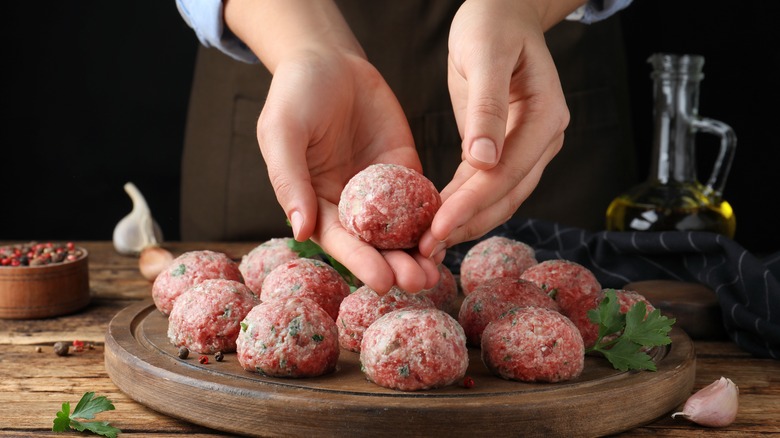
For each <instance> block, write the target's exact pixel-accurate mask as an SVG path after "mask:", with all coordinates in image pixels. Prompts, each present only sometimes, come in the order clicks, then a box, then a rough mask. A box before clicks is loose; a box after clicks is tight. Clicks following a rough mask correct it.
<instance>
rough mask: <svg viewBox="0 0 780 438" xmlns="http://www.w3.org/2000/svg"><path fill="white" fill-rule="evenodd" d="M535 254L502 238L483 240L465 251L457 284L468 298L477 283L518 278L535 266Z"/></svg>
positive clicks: (522, 245)
mask: <svg viewBox="0 0 780 438" xmlns="http://www.w3.org/2000/svg"><path fill="white" fill-rule="evenodd" d="M536 263H537V261H536V255H535V251H534V249H533V248H531V246H529V245H527V244H525V243H523V242H519V241H517V240H513V239H510V238H507V237H502V236H493V237H490V238H487V239H485V240H483V241H481V242H479V243H477V244H476V245H474V246H472V247H471V249H469V250H468V252H466V255H465V256H464V257H463V262H462V263H461V265H460V285H461V288H462V290H463V294H464V295H468V294H470V293H471V291H473V290H474V288H476V287H477V286H479V284H480V283H482V282H483V281H485V280H488V279H490V278H497V277H514V278H519V277H520V274H522V273H523V271H525V270H526V269H528V268H529V267H531V266H533V265H535V264H536Z"/></svg>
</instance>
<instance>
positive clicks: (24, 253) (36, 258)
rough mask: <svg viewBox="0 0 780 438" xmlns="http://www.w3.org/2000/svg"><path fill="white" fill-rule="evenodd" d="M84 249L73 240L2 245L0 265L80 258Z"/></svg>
mask: <svg viewBox="0 0 780 438" xmlns="http://www.w3.org/2000/svg"><path fill="white" fill-rule="evenodd" d="M82 256H83V251H82V250H81V249H80V248H77V247H76V245H74V244H73V242H67V243H54V242H43V243H39V242H30V243H22V244H17V245H7V246H0V267H16V266H43V265H51V264H55V263H67V262H72V261H75V260H78V259H80V258H81V257H82Z"/></svg>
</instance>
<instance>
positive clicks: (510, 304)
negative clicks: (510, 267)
mask: <svg viewBox="0 0 780 438" xmlns="http://www.w3.org/2000/svg"><path fill="white" fill-rule="evenodd" d="M526 306H538V307H545V308H548V309H551V310H554V311H559V310H560V308H559V307H558V304H557V303H556V302H555V300H553V299H552V298H550V297H549V296H548V295H547V294H546V293H544V291H543V290H542V289H541V288H540V287H539V286H537V285H536V284H534V283H532V282H530V281H527V280H522V279H520V278H509V277H499V278H493V279H491V280H487V281H485V282H483V283H482V284H480V285H479V286H478V287H477V288H476V289H474V291H473V292H472V293H470V294H468V295H466V297H465V298H464V299H463V303H461V306H460V311H459V312H458V323H460V325H461V326H462V327H463V330H464V332H465V333H466V339H467V340H468V344H469V345H470V346H472V347H479V346H480V344H481V339H482V332H483V331H484V330H485V327H487V325H488V324H490V322H492V321H495V320H496V319H498V318H499V317H500V316H501V315H502V314H503V313H504V312H506V311H508V310H510V309H512V308H515V307H526Z"/></svg>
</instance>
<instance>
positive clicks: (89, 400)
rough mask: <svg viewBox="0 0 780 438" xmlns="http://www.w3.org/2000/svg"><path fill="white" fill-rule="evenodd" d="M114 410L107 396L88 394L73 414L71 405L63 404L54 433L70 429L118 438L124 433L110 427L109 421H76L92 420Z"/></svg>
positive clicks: (85, 394) (55, 420)
mask: <svg viewBox="0 0 780 438" xmlns="http://www.w3.org/2000/svg"><path fill="white" fill-rule="evenodd" d="M112 410H114V405H113V404H112V403H111V401H110V400H108V399H107V398H106V397H105V396H102V395H101V396H99V397H95V393H94V392H86V393H84V395H83V396H81V400H79V403H78V404H77V405H76V408H75V409H73V413H71V412H70V403H68V402H65V403H63V404H62V410H61V411H59V412H57V416H56V418H54V425H53V426H52V428H51V430H52V431H53V432H66V431H68V430H70V429H75V430H77V431H79V432H84V431H85V430H88V431H90V432H92V433H94V434H97V435H103V436H105V437H108V438H116V436H117V434H119V433H121V432H122V431H121V430H119V429H117V428H116V427H113V426H111V425H109V424H108V422H107V421H87V422H82V421H78V420H76V419H77V418H78V419H82V420H91V419H93V418H95V415H96V414H99V413H101V412H104V411H112Z"/></svg>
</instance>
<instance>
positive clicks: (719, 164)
mask: <svg viewBox="0 0 780 438" xmlns="http://www.w3.org/2000/svg"><path fill="white" fill-rule="evenodd" d="M691 125H692V127H693V129H694V130H697V131H701V132H703V133H707V134H713V135H717V136H718V137H720V151H719V152H718V157H717V158H716V159H715V165H714V166H713V168H712V174H711V175H710V177H709V179H708V180H707V184H706V186H705V189H706V193H705V194H706V195H708V196H711V197H713V198H714V199H717V200H720V199H721V198H722V196H723V189H724V187H725V186H726V178H727V177H728V175H729V171H730V170H731V162H732V161H734V152H735V151H736V148H737V135H736V134H735V133H734V130H733V129H731V126H729V125H727V124H725V123H723V122H721V121H718V120H713V119H709V118H706V117H699V118H697V119H694V120H693V123H691Z"/></svg>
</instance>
